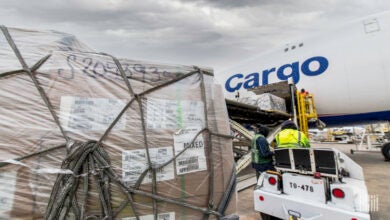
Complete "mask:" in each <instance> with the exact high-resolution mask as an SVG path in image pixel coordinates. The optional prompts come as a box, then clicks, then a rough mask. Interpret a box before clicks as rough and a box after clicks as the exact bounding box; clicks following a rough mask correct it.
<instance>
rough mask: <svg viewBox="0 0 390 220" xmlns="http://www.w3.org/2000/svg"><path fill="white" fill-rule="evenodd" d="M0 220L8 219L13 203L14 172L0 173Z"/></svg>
mask: <svg viewBox="0 0 390 220" xmlns="http://www.w3.org/2000/svg"><path fill="white" fill-rule="evenodd" d="M0 183H1V184H0V192H1V193H0V219H9V213H7V212H10V211H11V209H12V206H13V201H14V193H15V184H16V172H4V173H0Z"/></svg>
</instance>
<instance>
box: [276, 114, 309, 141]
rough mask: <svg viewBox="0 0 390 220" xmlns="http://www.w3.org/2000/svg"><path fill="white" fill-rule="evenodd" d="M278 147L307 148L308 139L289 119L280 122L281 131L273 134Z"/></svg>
mask: <svg viewBox="0 0 390 220" xmlns="http://www.w3.org/2000/svg"><path fill="white" fill-rule="evenodd" d="M275 140H276V146H277V147H278V148H296V147H304V148H309V147H310V142H309V139H308V138H307V137H306V135H305V134H304V133H303V132H300V131H298V128H297V125H296V124H295V123H294V122H293V121H290V120H287V121H285V122H283V123H282V126H281V131H280V132H279V133H278V134H277V135H276V136H275Z"/></svg>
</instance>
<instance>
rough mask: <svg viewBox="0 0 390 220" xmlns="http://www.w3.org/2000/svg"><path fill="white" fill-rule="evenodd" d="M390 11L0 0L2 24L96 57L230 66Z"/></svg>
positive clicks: (297, 2)
mask: <svg viewBox="0 0 390 220" xmlns="http://www.w3.org/2000/svg"><path fill="white" fill-rule="evenodd" d="M389 9H390V1H388V0H258V1H256V0H213V1H212V0H142V1H141V0H138V1H136V0H128V1H126V0H40V1H33V0H1V1H0V20H1V22H0V23H1V24H3V25H6V26H9V27H19V28H26V29H45V30H57V31H62V32H66V33H69V34H73V35H75V36H76V37H77V38H78V39H79V40H80V41H82V42H84V43H85V44H87V45H89V46H90V47H92V48H93V49H95V50H96V51H97V52H106V53H109V54H112V55H114V56H116V57H121V58H128V59H133V60H144V61H150V62H157V63H171V64H187V65H197V66H206V67H211V68H214V69H225V68H226V66H229V65H233V64H234V63H237V62H239V61H242V60H246V59H249V58H250V57H252V56H254V55H258V54H260V53H262V52H265V51H268V50H271V49H272V48H274V47H278V46H283V45H286V44H287V43H289V42H290V41H295V40H296V39H299V38H301V37H303V36H307V35H311V34H314V33H320V32H321V31H324V30H326V29H331V27H332V26H334V25H338V24H342V23H347V22H349V21H352V20H355V19H359V18H361V17H365V16H368V15H371V14H374V13H378V12H381V11H384V10H389Z"/></svg>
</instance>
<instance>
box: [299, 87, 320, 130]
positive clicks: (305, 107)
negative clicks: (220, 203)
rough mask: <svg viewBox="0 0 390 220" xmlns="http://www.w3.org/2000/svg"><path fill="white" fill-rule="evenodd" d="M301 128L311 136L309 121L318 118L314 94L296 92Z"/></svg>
mask: <svg viewBox="0 0 390 220" xmlns="http://www.w3.org/2000/svg"><path fill="white" fill-rule="evenodd" d="M296 97H297V106H298V107H297V108H298V123H299V130H300V131H301V132H303V133H304V134H305V135H306V136H307V137H309V123H308V122H309V121H313V120H314V121H316V120H318V115H317V110H316V107H315V102H314V97H313V95H312V94H307V93H306V92H305V93H302V92H299V91H298V90H297V92H296Z"/></svg>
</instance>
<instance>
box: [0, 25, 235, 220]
mask: <svg viewBox="0 0 390 220" xmlns="http://www.w3.org/2000/svg"><path fill="white" fill-rule="evenodd" d="M1 30H2V32H1V35H0V106H1V107H0V182H1V184H0V219H43V218H46V219H87V218H90V219H92V217H94V218H93V219H103V218H106V219H125V220H132V219H141V220H148V219H154V218H155V216H156V219H164V220H166V219H203V218H204V217H205V216H206V217H207V216H209V217H210V218H211V219H216V218H218V216H221V215H227V214H231V213H234V212H235V210H236V203H235V202H236V197H235V192H234V191H235V190H234V180H235V171H234V161H233V159H232V158H233V156H232V142H231V137H230V136H229V135H230V128H229V122H228V116H227V111H226V105H225V103H224V98H223V93H222V89H221V88H220V87H219V86H218V85H216V84H214V81H213V76H212V72H211V70H209V69H200V68H197V67H193V66H181V65H159V64H152V63H147V62H139V61H133V60H128V59H116V58H115V57H112V56H110V55H107V54H103V53H96V52H94V51H93V50H92V49H90V48H88V47H87V46H86V45H84V44H82V43H80V42H79V41H77V39H76V38H75V37H74V36H72V35H68V34H64V33H59V32H55V31H30V30H22V29H13V28H6V27H3V26H2V27H1ZM228 201H230V202H228Z"/></svg>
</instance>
